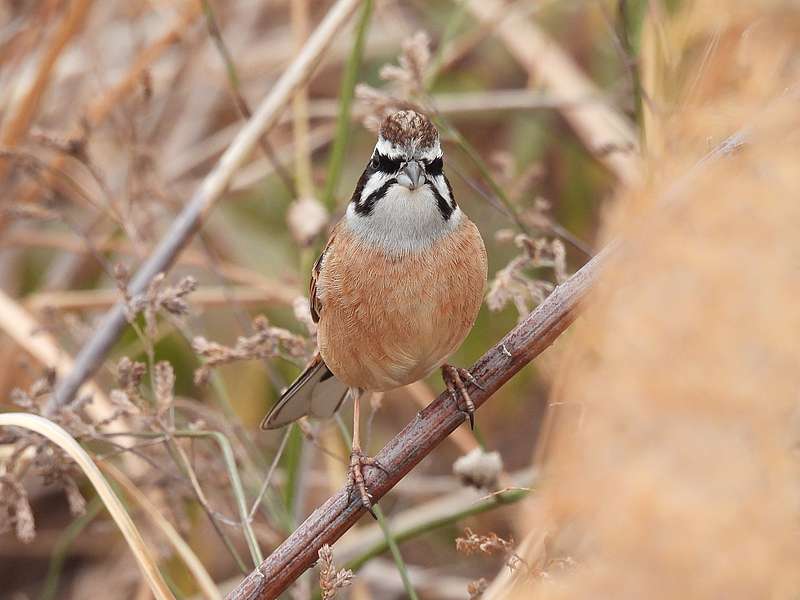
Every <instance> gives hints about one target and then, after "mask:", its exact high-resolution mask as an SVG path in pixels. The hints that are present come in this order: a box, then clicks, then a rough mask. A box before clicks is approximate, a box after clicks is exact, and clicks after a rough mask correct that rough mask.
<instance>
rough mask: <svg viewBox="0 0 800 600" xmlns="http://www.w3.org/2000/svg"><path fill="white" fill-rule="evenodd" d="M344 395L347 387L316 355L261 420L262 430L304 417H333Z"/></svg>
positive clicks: (274, 427)
mask: <svg viewBox="0 0 800 600" xmlns="http://www.w3.org/2000/svg"><path fill="white" fill-rule="evenodd" d="M346 394H347V386H346V385H345V384H343V383H342V382H341V381H339V380H338V379H336V376H335V375H334V374H333V373H332V372H331V370H330V369H328V365H326V364H325V361H324V360H322V357H321V356H320V355H319V354H317V355H315V356H314V358H313V359H312V360H311V362H310V363H309V364H308V366H306V368H305V370H304V371H303V372H302V373H301V374H300V376H299V377H298V378H297V379H295V380H294V382H293V383H292V385H290V386H289V387H288V388H287V389H286V391H285V392H283V394H282V395H281V397H280V400H278V402H277V404H275V406H273V407H272V410H270V411H269V413H268V414H267V416H266V417H264V420H263V421H262V422H261V429H277V428H278V427H283V426H284V425H288V424H289V423H292V422H293V421H296V420H297V419H299V418H300V417H304V416H306V415H311V416H313V417H318V418H322V419H324V418H329V417H332V416H333V415H334V414H335V413H336V411H337V410H339V407H340V406H341V405H342V402H343V401H344V398H345V395H346Z"/></svg>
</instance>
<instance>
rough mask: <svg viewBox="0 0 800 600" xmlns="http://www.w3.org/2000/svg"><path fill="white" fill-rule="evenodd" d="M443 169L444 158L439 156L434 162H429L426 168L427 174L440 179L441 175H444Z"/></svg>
mask: <svg viewBox="0 0 800 600" xmlns="http://www.w3.org/2000/svg"><path fill="white" fill-rule="evenodd" d="M443 168H444V163H443V162H442V157H441V156H437V157H436V158H434V159H433V160H431V161H429V162H427V166H426V167H425V172H426V173H427V174H428V175H430V176H431V177H438V176H439V175H441V174H442V169H443Z"/></svg>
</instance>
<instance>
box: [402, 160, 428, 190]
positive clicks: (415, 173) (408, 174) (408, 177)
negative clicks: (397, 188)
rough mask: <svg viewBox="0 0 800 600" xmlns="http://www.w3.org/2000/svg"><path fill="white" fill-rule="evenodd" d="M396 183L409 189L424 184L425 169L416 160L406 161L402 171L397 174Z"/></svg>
mask: <svg viewBox="0 0 800 600" xmlns="http://www.w3.org/2000/svg"><path fill="white" fill-rule="evenodd" d="M397 183H399V184H400V185H402V186H403V187H407V188H408V189H410V190H415V189H417V188H419V187H422V186H423V185H425V170H424V169H423V168H422V165H420V164H419V162H418V161H416V160H410V161H408V162H407V163H406V164H405V166H403V171H402V172H401V173H400V175H398V176H397Z"/></svg>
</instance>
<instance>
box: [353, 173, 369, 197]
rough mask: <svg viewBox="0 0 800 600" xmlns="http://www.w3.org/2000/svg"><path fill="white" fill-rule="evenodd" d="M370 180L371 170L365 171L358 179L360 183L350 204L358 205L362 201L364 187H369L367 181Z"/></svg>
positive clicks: (357, 184)
mask: <svg viewBox="0 0 800 600" xmlns="http://www.w3.org/2000/svg"><path fill="white" fill-rule="evenodd" d="M368 180H369V170H368V169H367V170H365V171H364V172H363V173H362V174H361V177H359V178H358V183H356V189H355V190H354V191H353V195H352V196H350V202H355V203H356V204H358V201H359V200H360V199H361V192H363V191H364V186H365V185H367V181H368Z"/></svg>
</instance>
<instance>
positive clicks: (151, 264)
mask: <svg viewBox="0 0 800 600" xmlns="http://www.w3.org/2000/svg"><path fill="white" fill-rule="evenodd" d="M360 3H361V2H360V0H339V1H338V2H337V3H336V4H335V5H334V6H333V7H332V8H331V9H330V10H329V11H328V14H327V15H326V16H325V18H324V19H323V20H322V22H321V23H320V24H319V26H318V27H317V29H316V30H315V31H314V33H313V34H312V35H311V37H310V38H309V39H308V42H307V43H306V45H305V46H304V47H303V49H302V51H301V52H300V53H299V54H298V55H297V58H295V60H294V61H293V62H292V64H291V65H290V66H289V67H288V68H287V69H286V71H285V72H284V73H283V75H282V76H281V77H280V79H278V81H277V82H276V83H275V85H274V86H273V87H272V91H271V92H270V93H269V94H268V95H267V97H266V98H265V99H264V100H263V102H262V103H261V105H260V106H259V107H258V110H257V111H256V112H255V113H254V114H253V117H252V118H251V119H250V120H249V121H248V122H247V124H246V125H245V126H244V127H243V128H242V130H241V131H240V132H239V134H238V135H237V136H236V138H235V139H234V140H233V142H231V145H230V146H229V147H228V149H227V150H226V151H225V153H224V154H223V155H222V157H220V159H219V161H218V162H217V164H216V166H215V167H214V169H213V170H212V171H211V172H210V173H209V174H208V175H207V176H206V178H205V179H204V180H203V182H202V183H201V184H200V186H199V188H198V189H197V191H196V192H195V193H194V195H193V196H192V198H191V200H190V201H189V202H188V204H186V207H185V208H184V209H183V211H182V212H181V213H180V215H178V217H177V218H176V219H175V221H174V222H173V223H172V226H171V227H170V229H169V231H168V232H167V234H166V235H165V236H164V238H163V239H162V240H161V242H160V243H159V245H158V246H157V247H156V249H155V250H154V251H153V253H152V254H151V255H150V257H149V258H148V259H147V260H146V261H145V262H144V264H143V265H142V266H141V267H140V268H139V270H138V271H137V272H136V274H135V275H134V277H133V279H132V280H131V283H130V285H129V286H128V293H129V295H130V296H136V295H138V294H141V293H143V292H144V291H145V289H146V288H147V286H148V285H149V283H150V281H151V280H152V279H153V277H155V276H156V275H158V274H159V273H161V272H164V271H167V270H168V269H169V268H170V267H171V266H172V264H173V263H174V262H175V259H176V258H177V257H178V255H179V254H180V253H181V252H182V251H183V249H184V248H185V247H186V246H187V245H188V243H189V241H190V240H191V239H192V237H193V236H194V234H195V233H197V231H198V229H199V228H200V227H201V226H202V224H203V221H204V220H205V218H206V217H207V216H208V213H209V212H210V211H211V210H212V209H213V208H214V206H215V205H216V203H217V201H218V200H219V198H220V197H221V196H222V195H223V193H224V192H225V190H226V189H227V188H228V185H229V184H230V182H231V179H232V178H233V176H234V174H235V173H236V171H237V170H238V169H239V167H241V166H242V164H243V163H244V162H245V160H246V159H247V158H248V156H249V155H250V153H251V151H252V150H253V148H254V147H255V145H256V144H257V143H258V140H259V138H260V137H261V135H263V134H264V133H265V132H267V131H269V130H270V129H271V128H272V127H273V126H274V125H275V123H276V122H277V121H278V119H279V117H280V114H281V112H282V110H283V109H284V108H285V106H286V103H287V101H289V100H290V99H291V97H292V95H293V94H294V92H295V90H297V89H298V87H300V86H302V85H303V84H304V83H305V82H306V81H307V80H308V79H309V78H310V77H311V74H312V73H313V71H314V69H315V67H316V66H317V65H318V64H319V62H320V61H321V60H322V58H323V54H324V52H325V50H326V49H327V48H328V46H329V45H330V43H331V42H332V41H333V40H334V38H335V37H336V35H337V34H338V33H339V32H340V31H341V28H342V26H343V25H344V24H345V23H346V22H347V20H348V19H349V18H350V16H351V15H352V14H353V12H354V11H355V10H356V8H358V6H359V4H360ZM126 323H127V320H126V318H125V310H124V306H123V304H122V303H118V304H116V305H115V306H114V308H112V309H111V310H110V311H108V313H107V314H106V315H105V317H104V318H103V320H102V322H101V323H100V325H99V326H98V327H97V331H96V333H95V334H94V336H93V337H92V338H91V339H90V340H89V341H88V343H87V344H86V345H85V346H84V347H83V348H82V349H81V351H80V353H79V354H78V356H77V358H76V359H75V368H74V369H73V370H72V371H71V372H70V373H69V375H68V376H67V377H66V378H64V379H62V380H61V381H60V382H59V384H58V387H57V388H56V390H55V393H54V394H53V396H52V398H51V399H50V400H49V402H48V404H47V406H46V414H50V413H52V412H54V411H55V410H56V409H58V408H59V407H60V406H63V405H64V404H67V403H69V402H70V401H71V400H72V398H74V396H75V394H76V393H77V391H78V389H79V388H80V387H81V385H82V384H83V382H84V381H86V380H87V379H89V378H90V377H91V376H92V375H93V374H94V373H95V371H97V369H98V368H99V367H100V365H101V364H102V362H103V360H105V358H106V356H107V355H108V352H109V351H110V350H111V347H112V346H113V345H114V343H115V342H116V341H117V339H118V338H119V336H120V334H121V333H122V330H123V329H124V328H125V325H126Z"/></svg>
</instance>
